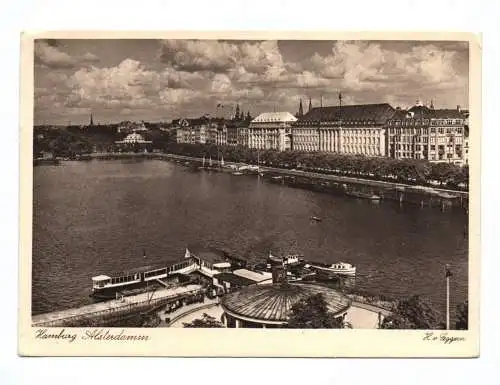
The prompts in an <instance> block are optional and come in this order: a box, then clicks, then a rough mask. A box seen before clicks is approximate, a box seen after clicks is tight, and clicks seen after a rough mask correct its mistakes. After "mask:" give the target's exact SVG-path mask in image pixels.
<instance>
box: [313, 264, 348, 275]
mask: <svg viewBox="0 0 500 385" xmlns="http://www.w3.org/2000/svg"><path fill="white" fill-rule="evenodd" d="M306 267H311V268H312V269H314V270H319V271H323V272H328V273H333V274H338V275H346V276H354V275H356V267H355V266H353V265H351V264H350V263H345V262H338V263H334V264H332V265H323V264H319V263H314V264H313V263H310V264H309V266H308V265H306Z"/></svg>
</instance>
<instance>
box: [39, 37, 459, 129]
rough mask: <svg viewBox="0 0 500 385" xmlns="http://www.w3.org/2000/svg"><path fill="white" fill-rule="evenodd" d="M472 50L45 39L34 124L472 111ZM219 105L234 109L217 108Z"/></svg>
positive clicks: (387, 44)
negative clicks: (325, 110)
mask: <svg viewBox="0 0 500 385" xmlns="http://www.w3.org/2000/svg"><path fill="white" fill-rule="evenodd" d="M468 74H469V49H468V44H467V42H452V41H442V42H439V41H433V42H425V41H326V40H323V41H298V40H285V41H275V40H274V41H272V40H269V41H251V40H247V41H245V40H238V41H235V40H224V41H218V40H152V39H147V40H124V39H121V40H91V39H87V40H81V39H78V40H37V41H36V42H35V79H34V80H35V94H34V97H35V105H34V114H35V115H34V123H35V124H36V125H38V124H68V123H71V124H88V122H89V120H90V113H91V112H92V114H93V119H94V123H114V122H120V121H123V120H144V121H168V120H172V119H177V118H179V117H198V116H201V115H203V114H210V115H212V116H221V115H225V116H226V117H229V116H230V115H231V114H233V113H234V107H235V106H236V104H237V103H239V105H240V109H241V110H242V111H243V112H244V113H245V114H246V112H247V111H250V112H251V114H252V115H253V116H256V115H257V114H259V113H261V112H266V111H288V112H290V113H292V114H295V113H296V112H297V111H298V108H299V100H300V99H302V102H303V106H304V112H307V107H308V104H309V98H311V99H312V103H313V106H319V104H320V98H321V96H322V99H323V106H327V105H337V104H338V93H339V92H341V93H342V96H343V104H365V103H384V102H387V103H390V104H391V105H392V106H394V107H398V106H399V107H401V108H407V107H410V106H412V105H414V104H415V101H416V100H417V99H420V100H422V102H423V103H424V104H429V103H430V101H431V100H432V101H433V103H434V106H435V108H456V106H457V105H460V106H462V107H463V108H468V87H469V79H468ZM218 104H222V105H224V108H217V105H218Z"/></svg>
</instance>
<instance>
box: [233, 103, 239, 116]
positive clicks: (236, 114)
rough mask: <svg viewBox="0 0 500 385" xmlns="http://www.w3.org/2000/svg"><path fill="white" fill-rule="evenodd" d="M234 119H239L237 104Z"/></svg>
mask: <svg viewBox="0 0 500 385" xmlns="http://www.w3.org/2000/svg"><path fill="white" fill-rule="evenodd" d="M234 119H235V120H240V105H239V104H237V105H236V112H235V114H234Z"/></svg>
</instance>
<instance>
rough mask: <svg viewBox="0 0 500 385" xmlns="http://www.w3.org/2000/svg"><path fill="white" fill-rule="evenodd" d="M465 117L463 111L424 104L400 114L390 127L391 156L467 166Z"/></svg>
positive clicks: (389, 144)
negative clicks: (436, 107)
mask: <svg viewBox="0 0 500 385" xmlns="http://www.w3.org/2000/svg"><path fill="white" fill-rule="evenodd" d="M464 126H465V116H464V114H463V113H462V112H461V110H460V108H459V107H457V109H434V107H433V106H432V104H431V106H430V107H427V106H424V105H423V104H422V103H421V102H420V101H417V103H416V105H415V106H413V107H412V108H410V109H409V110H397V111H396V112H395V114H394V115H393V117H392V118H391V119H390V120H389V121H388V124H387V156H389V157H391V158H395V159H425V160H428V161H430V162H436V163H437V162H441V163H443V162H444V163H453V164H458V165H461V164H463V163H464V158H465V153H464V145H465V140H464V139H465V127H464Z"/></svg>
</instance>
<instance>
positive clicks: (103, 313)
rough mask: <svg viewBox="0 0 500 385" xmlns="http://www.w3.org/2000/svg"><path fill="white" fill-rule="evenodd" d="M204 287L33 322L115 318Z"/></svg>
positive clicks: (50, 324)
mask: <svg viewBox="0 0 500 385" xmlns="http://www.w3.org/2000/svg"><path fill="white" fill-rule="evenodd" d="M202 292H203V289H195V290H190V291H187V292H185V293H181V294H173V295H170V296H165V297H160V298H155V299H151V300H145V301H141V302H134V303H128V304H126V305H123V306H116V307H109V308H107V309H103V310H99V311H95V312H91V313H82V314H77V315H72V316H67V317H62V318H58V319H55V320H50V321H42V322H37V323H33V326H35V327H36V326H46V327H55V326H69V327H70V326H79V325H78V323H81V322H82V321H84V320H87V321H92V320H97V319H103V318H114V317H118V316H121V315H125V314H128V313H133V312H140V311H144V310H150V309H152V308H157V307H160V306H163V305H167V304H168V303H170V302H172V301H179V300H183V299H185V298H187V297H190V296H192V295H197V294H201V293H202Z"/></svg>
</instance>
